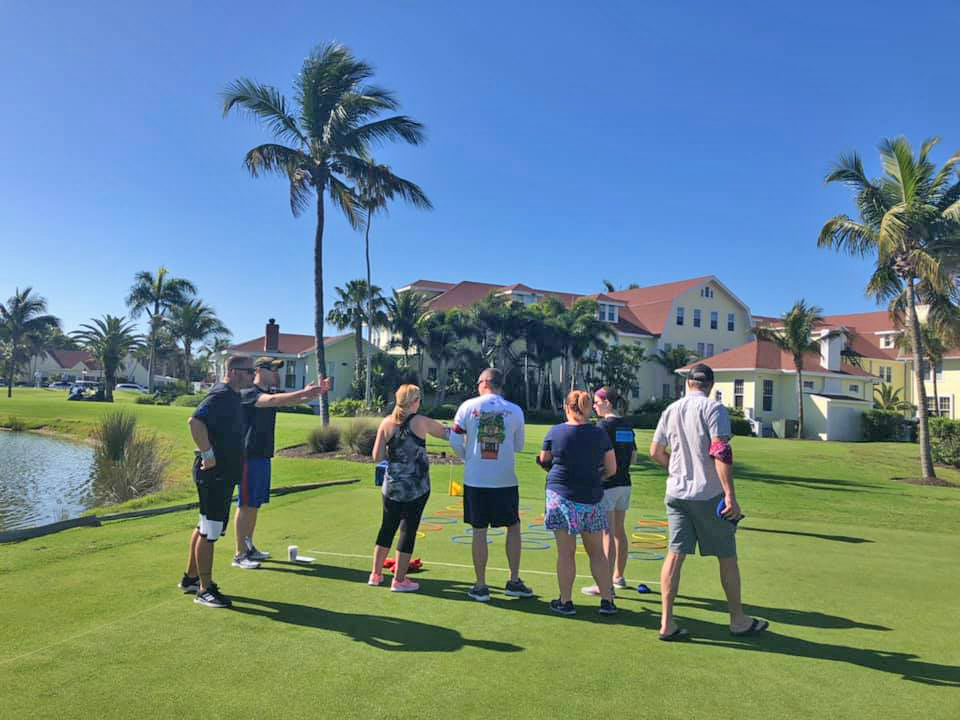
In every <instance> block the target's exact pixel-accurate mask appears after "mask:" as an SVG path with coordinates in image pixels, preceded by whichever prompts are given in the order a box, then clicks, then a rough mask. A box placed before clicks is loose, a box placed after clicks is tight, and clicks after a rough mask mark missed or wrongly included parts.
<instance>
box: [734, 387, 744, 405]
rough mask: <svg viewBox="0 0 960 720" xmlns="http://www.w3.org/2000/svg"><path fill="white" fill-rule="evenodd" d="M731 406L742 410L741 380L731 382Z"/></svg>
mask: <svg viewBox="0 0 960 720" xmlns="http://www.w3.org/2000/svg"><path fill="white" fill-rule="evenodd" d="M733 406H734V407H735V408H740V409H741V410H742V409H743V380H734V381H733Z"/></svg>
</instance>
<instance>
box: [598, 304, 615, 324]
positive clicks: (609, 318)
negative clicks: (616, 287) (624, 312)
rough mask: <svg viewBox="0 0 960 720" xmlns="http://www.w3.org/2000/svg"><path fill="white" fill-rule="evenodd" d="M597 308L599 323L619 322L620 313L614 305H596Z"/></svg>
mask: <svg viewBox="0 0 960 720" xmlns="http://www.w3.org/2000/svg"><path fill="white" fill-rule="evenodd" d="M597 308H598V309H597V313H598V315H599V318H600V322H608V323H616V322H619V321H620V317H619V316H620V313H619V311H618V308H617V306H616V305H608V304H607V303H598V304H597Z"/></svg>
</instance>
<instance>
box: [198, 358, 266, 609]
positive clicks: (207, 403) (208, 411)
mask: <svg viewBox="0 0 960 720" xmlns="http://www.w3.org/2000/svg"><path fill="white" fill-rule="evenodd" d="M253 372H254V371H253V362H252V361H251V360H250V358H248V357H239V356H233V357H230V358H229V359H228V360H227V375H226V377H225V378H224V381H223V382H220V383H217V384H216V385H214V386H213V388H212V389H211V390H210V393H209V394H208V395H207V397H205V398H204V399H203V402H201V403H200V405H199V407H197V409H196V411H194V413H193V415H192V416H191V418H190V420H189V421H188V423H189V425H190V434H191V435H192V436H193V441H194V443H196V446H197V454H196V457H195V458H194V462H193V481H194V483H196V486H197V495H198V497H199V500H200V522H199V523H198V524H197V527H196V529H195V530H194V531H193V534H192V535H191V536H190V557H189V560H188V561H187V571H186V573H184V575H183V578H182V579H181V580H180V585H179V587H180V589H181V590H182V591H183V592H185V593H196V594H197V597H196V600H195V602H196V603H197V604H199V605H205V606H206V607H212V608H226V607H230V605H231V603H230V599H229V598H227V597H224V596H223V595H222V594H221V593H220V589H219V588H218V587H217V584H216V583H214V582H213V578H212V574H213V544H214V543H215V542H216V541H217V539H218V538H219V537H220V536H221V535H222V534H223V531H224V530H225V529H226V527H227V521H228V519H229V517H230V500H231V498H232V497H233V488H234V486H235V485H236V484H237V483H238V482H239V481H240V478H241V476H242V473H243V444H244V434H245V432H246V423H245V422H244V413H243V406H242V405H241V404H240V391H241V390H244V389H246V388H248V387H250V385H251V383H252V381H253Z"/></svg>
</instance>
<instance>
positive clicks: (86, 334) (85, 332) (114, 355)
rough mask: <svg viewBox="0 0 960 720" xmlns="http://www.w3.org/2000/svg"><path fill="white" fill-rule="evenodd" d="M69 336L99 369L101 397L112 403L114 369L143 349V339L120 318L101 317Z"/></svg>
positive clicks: (115, 373) (114, 381)
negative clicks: (93, 359)
mask: <svg viewBox="0 0 960 720" xmlns="http://www.w3.org/2000/svg"><path fill="white" fill-rule="evenodd" d="M80 328H81V329H80V330H77V331H75V332H72V333H70V335H71V336H72V337H73V338H74V339H75V340H76V341H77V342H78V343H80V346H81V347H82V348H83V349H84V350H86V351H87V352H89V353H90V354H91V355H93V357H94V358H95V359H96V360H97V362H99V363H100V367H102V368H103V394H104V397H105V399H106V400H107V402H113V388H114V386H115V385H116V384H117V369H118V368H119V367H120V363H121V362H123V359H124V358H125V357H126V356H127V355H129V354H130V353H132V352H134V351H135V350H137V349H138V348H140V347H141V346H142V345H143V336H142V335H140V334H139V333H137V331H136V325H135V324H134V323H133V322H130V321H127V319H126V318H124V317H123V316H122V315H121V316H120V317H115V316H114V315H104V316H103V319H102V320H101V319H97V318H94V319H93V320H91V321H90V323H84V324H82V325H81V326H80Z"/></svg>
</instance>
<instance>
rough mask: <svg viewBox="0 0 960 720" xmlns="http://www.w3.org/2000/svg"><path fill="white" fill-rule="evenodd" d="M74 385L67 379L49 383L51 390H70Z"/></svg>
mask: <svg viewBox="0 0 960 720" xmlns="http://www.w3.org/2000/svg"><path fill="white" fill-rule="evenodd" d="M72 386H73V383H68V382H67V381H66V380H58V381H57V382H52V383H50V384H49V385H47V387H48V388H50V389H51V390H69V389H70V388H71V387H72Z"/></svg>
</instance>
